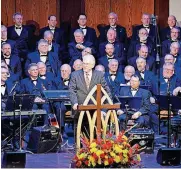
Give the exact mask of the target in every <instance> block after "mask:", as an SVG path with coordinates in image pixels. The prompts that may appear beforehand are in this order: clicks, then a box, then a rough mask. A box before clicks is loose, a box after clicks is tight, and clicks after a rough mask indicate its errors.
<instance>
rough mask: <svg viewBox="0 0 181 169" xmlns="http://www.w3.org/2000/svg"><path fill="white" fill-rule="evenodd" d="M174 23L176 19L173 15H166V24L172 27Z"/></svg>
mask: <svg viewBox="0 0 181 169" xmlns="http://www.w3.org/2000/svg"><path fill="white" fill-rule="evenodd" d="M175 25H176V20H175V18H174V17H173V16H169V17H168V26H169V27H174V26H175Z"/></svg>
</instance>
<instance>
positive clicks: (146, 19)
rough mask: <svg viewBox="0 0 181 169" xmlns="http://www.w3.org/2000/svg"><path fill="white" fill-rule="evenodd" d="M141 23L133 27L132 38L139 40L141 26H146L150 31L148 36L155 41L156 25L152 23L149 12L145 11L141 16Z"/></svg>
mask: <svg viewBox="0 0 181 169" xmlns="http://www.w3.org/2000/svg"><path fill="white" fill-rule="evenodd" d="M141 22H142V24H141V25H138V26H135V27H133V30H132V32H133V33H132V40H133V41H135V40H137V39H138V38H139V37H138V32H139V30H140V29H141V28H145V29H146V30H147V32H148V37H149V38H150V39H151V40H152V41H153V42H154V41H155V37H156V32H155V26H154V25H152V24H151V18H150V15H149V14H146V13H144V14H143V15H142V18H141Z"/></svg>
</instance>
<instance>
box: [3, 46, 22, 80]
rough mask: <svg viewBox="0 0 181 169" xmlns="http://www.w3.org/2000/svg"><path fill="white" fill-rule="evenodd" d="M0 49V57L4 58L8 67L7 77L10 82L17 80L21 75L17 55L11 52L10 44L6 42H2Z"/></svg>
mask: <svg viewBox="0 0 181 169" xmlns="http://www.w3.org/2000/svg"><path fill="white" fill-rule="evenodd" d="M1 50H2V56H1V59H2V60H4V62H5V63H6V65H7V66H8V69H9V73H10V77H9V79H10V80H11V81H12V82H16V81H19V80H20V79H21V76H22V68H21V62H20V59H19V57H18V56H17V55H13V54H11V45H10V44H8V43H4V44H3V45H2V49H1Z"/></svg>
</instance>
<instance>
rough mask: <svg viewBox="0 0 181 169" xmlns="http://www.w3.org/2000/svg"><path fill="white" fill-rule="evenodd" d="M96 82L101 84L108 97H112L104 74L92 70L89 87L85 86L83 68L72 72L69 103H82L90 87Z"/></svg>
mask: <svg viewBox="0 0 181 169" xmlns="http://www.w3.org/2000/svg"><path fill="white" fill-rule="evenodd" d="M97 84H101V85H102V87H103V88H104V89H105V90H106V91H107V93H108V95H109V96H110V98H112V97H111V92H110V89H109V87H108V86H107V83H106V81H105V78H104V74H103V73H102V72H100V71H96V70H93V72H92V78H91V82H90V87H89V89H87V87H86V83H85V78H84V72H83V70H78V71H74V72H72V75H71V78H70V83H69V91H70V101H71V104H72V105H74V104H76V103H78V104H83V103H84V101H85V99H86V97H87V95H88V94H89V92H90V91H91V89H92V88H93V87H94V86H95V85H97Z"/></svg>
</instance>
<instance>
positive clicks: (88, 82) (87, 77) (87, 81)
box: [85, 73, 90, 89]
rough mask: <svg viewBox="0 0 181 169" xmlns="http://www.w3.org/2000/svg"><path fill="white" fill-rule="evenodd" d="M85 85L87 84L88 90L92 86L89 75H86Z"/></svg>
mask: <svg viewBox="0 0 181 169" xmlns="http://www.w3.org/2000/svg"><path fill="white" fill-rule="evenodd" d="M85 83H86V86H87V89H89V85H90V79H89V73H85Z"/></svg>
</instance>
